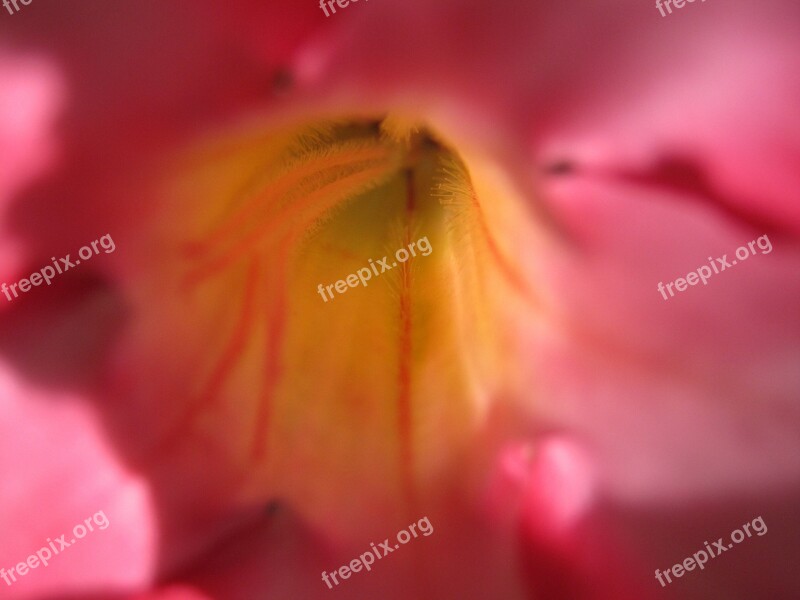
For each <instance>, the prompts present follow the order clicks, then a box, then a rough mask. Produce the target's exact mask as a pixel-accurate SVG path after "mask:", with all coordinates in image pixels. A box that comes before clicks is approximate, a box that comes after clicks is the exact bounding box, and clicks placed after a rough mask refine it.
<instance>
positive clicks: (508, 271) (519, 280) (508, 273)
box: [470, 184, 539, 306]
mask: <svg viewBox="0 0 800 600" xmlns="http://www.w3.org/2000/svg"><path fill="white" fill-rule="evenodd" d="M470 188H472V184H470ZM470 199H471V200H472V205H473V206H474V207H475V211H476V214H477V219H478V225H479V226H480V228H481V233H482V234H483V237H484V239H485V240H486V245H487V247H488V249H489V254H490V256H491V257H492V259H493V260H494V261H495V263H496V264H497V266H498V268H499V269H500V273H502V275H503V277H505V278H506V280H507V281H508V282H509V283H510V284H511V287H513V288H514V289H515V290H517V292H518V293H519V294H520V295H521V296H522V297H523V298H525V300H527V301H528V302H529V303H530V304H534V305H537V306H538V304H539V302H538V301H537V299H536V294H535V293H534V291H533V290H532V289H531V288H530V286H529V285H528V283H527V281H525V279H524V278H523V277H522V276H521V275H520V274H519V273H518V272H517V271H516V270H515V269H514V267H512V266H511V263H510V262H509V261H508V259H507V258H506V257H505V256H503V253H502V252H501V251H500V247H499V246H498V245H497V242H496V241H495V239H494V236H493V235H492V233H491V231H489V226H488V225H487V224H486V219H485V218H484V215H483V211H482V210H481V205H480V202H479V201H478V196H477V194H476V193H475V190H474V189H473V190H472V193H471V194H470Z"/></svg>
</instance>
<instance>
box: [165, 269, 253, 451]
mask: <svg viewBox="0 0 800 600" xmlns="http://www.w3.org/2000/svg"><path fill="white" fill-rule="evenodd" d="M259 273H260V266H259V263H258V259H253V260H252V261H251V263H250V267H249V269H248V272H247V281H246V283H245V290H244V294H243V297H242V306H241V310H240V311H239V320H238V322H237V323H236V326H235V328H234V331H233V335H232V336H231V339H230V341H229V342H228V345H227V347H226V348H225V351H224V352H223V354H222V357H221V358H220V360H219V362H218V363H217V365H216V367H215V368H214V371H213V373H212V374H211V377H210V379H209V381H208V384H207V385H206V387H205V389H204V391H203V393H202V394H200V396H198V397H197V398H196V399H195V400H194V401H193V402H190V404H189V406H188V407H187V409H186V411H185V413H184V415H183V416H182V417H181V419H180V420H179V422H178V425H177V426H176V428H175V429H174V430H173V431H172V432H171V433H169V434H168V435H166V436H165V437H164V439H163V440H162V442H161V443H160V444H159V445H158V447H157V449H156V451H155V452H156V454H159V453H162V452H166V451H168V450H170V449H172V448H174V446H175V444H176V443H177V442H179V441H181V440H182V439H183V432H184V430H185V429H187V428H188V427H189V426H190V425H191V424H192V422H193V421H194V420H195V419H196V418H197V416H198V415H200V414H202V413H203V412H205V411H207V410H208V409H209V408H210V407H211V406H213V405H214V404H215V402H216V401H217V400H218V398H219V394H220V392H221V391H222V388H223V386H224V385H225V382H226V381H227V380H228V378H229V377H230V374H231V372H232V371H233V369H234V367H235V366H236V363H237V362H238V360H239V358H240V357H241V355H242V353H243V352H244V350H245V347H246V346H247V341H248V339H250V330H251V329H252V325H253V321H254V319H255V298H256V289H257V286H256V283H257V282H258V277H259Z"/></svg>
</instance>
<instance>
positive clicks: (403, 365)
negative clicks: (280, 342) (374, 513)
mask: <svg viewBox="0 0 800 600" xmlns="http://www.w3.org/2000/svg"><path fill="white" fill-rule="evenodd" d="M406 189H407V190H408V192H407V196H406V215H407V221H406V230H405V235H404V238H405V244H406V247H408V244H409V243H410V239H409V238H410V233H411V225H412V221H413V217H414V205H415V199H414V175H413V172H412V171H411V170H408V171H406ZM411 333H412V313H411V268H410V266H409V263H408V261H406V262H404V263H402V264H401V266H400V337H399V355H398V362H399V364H398V375H397V389H398V397H397V429H398V433H399V438H400V473H401V483H402V487H403V490H404V492H405V495H406V499H407V501H408V502H409V506H413V505H414V475H413V465H414V455H413V445H412V433H411V360H412V339H411Z"/></svg>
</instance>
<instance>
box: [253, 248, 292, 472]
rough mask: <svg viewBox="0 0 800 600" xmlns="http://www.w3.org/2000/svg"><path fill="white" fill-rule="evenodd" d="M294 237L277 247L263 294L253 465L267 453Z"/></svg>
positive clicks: (279, 363) (284, 330)
mask: <svg viewBox="0 0 800 600" xmlns="http://www.w3.org/2000/svg"><path fill="white" fill-rule="evenodd" d="M296 239H297V236H296V235H295V236H291V237H289V238H287V239H286V240H285V241H284V243H283V244H282V245H281V246H280V249H279V251H278V254H277V256H276V257H275V258H276V268H275V271H274V272H275V279H274V281H272V282H271V285H270V284H268V285H267V293H268V294H269V293H270V292H272V293H273V294H274V296H275V297H274V304H273V305H271V306H270V309H269V312H268V314H267V318H266V341H265V343H266V352H265V356H264V380H263V386H264V391H263V394H262V397H261V402H260V403H259V405H258V411H257V414H256V421H255V438H254V441H253V445H252V448H251V451H250V456H251V458H252V459H253V460H254V461H258V460H260V459H262V458H263V457H264V453H265V452H266V449H267V439H268V429H269V423H270V414H271V412H272V405H273V397H274V395H275V389H276V387H277V385H278V381H279V379H280V377H281V372H282V370H283V368H282V365H281V349H282V347H283V339H284V334H285V332H286V263H287V260H288V258H289V249H290V248H292V247H293V246H294V244H295V243H296Z"/></svg>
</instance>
